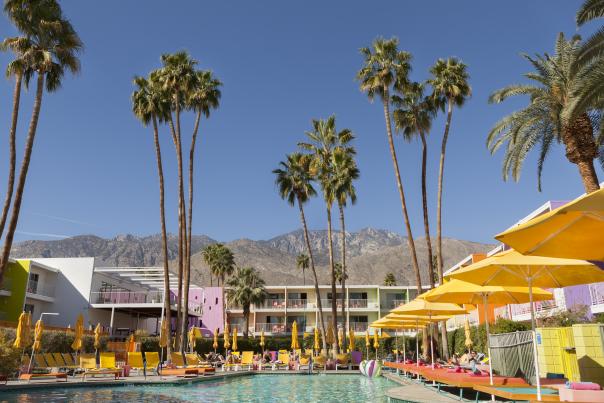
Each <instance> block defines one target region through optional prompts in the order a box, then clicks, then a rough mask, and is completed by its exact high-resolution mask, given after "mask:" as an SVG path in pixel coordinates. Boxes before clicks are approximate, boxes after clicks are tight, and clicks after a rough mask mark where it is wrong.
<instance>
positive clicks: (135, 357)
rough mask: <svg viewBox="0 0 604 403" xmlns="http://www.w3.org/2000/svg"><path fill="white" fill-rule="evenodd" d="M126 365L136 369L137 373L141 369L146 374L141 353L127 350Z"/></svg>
mask: <svg viewBox="0 0 604 403" xmlns="http://www.w3.org/2000/svg"><path fill="white" fill-rule="evenodd" d="M128 365H129V366H130V369H131V370H136V372H137V373H138V374H139V375H140V372H141V371H143V374H144V375H145V377H146V376H147V373H146V371H145V363H144V361H143V353H139V352H133V351H128Z"/></svg>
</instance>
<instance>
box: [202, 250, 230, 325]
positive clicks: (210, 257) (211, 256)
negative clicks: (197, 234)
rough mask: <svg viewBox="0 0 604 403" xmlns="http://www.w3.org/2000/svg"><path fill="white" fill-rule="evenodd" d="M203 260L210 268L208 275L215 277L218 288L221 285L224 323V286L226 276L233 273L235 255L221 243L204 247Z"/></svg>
mask: <svg viewBox="0 0 604 403" xmlns="http://www.w3.org/2000/svg"><path fill="white" fill-rule="evenodd" d="M203 259H204V260H205V262H206V264H207V265H208V266H209V267H210V273H211V274H210V275H213V276H214V277H216V279H217V280H216V281H217V283H218V286H220V285H221V284H222V301H223V304H222V306H223V311H222V315H223V317H224V320H225V322H226V319H227V314H226V308H224V307H225V304H224V301H226V300H225V298H224V286H225V281H226V278H227V276H230V275H231V274H233V272H234V271H235V255H233V252H232V251H231V250H230V249H229V248H227V247H226V246H225V245H223V244H221V243H217V244H213V245H209V246H206V247H205V248H204V251H203Z"/></svg>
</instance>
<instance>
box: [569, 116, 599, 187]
mask: <svg viewBox="0 0 604 403" xmlns="http://www.w3.org/2000/svg"><path fill="white" fill-rule="evenodd" d="M562 142H563V143H564V146H565V147H566V158H567V159H568V160H569V161H570V162H571V163H573V164H576V165H577V167H578V168H579V174H580V175H581V179H582V180H583V186H584V187H585V191H586V192H587V193H592V192H595V191H596V190H600V185H599V182H598V175H597V174H596V169H595V167H594V162H593V160H594V158H597V157H598V154H599V150H598V146H597V145H596V142H595V141H594V128H593V125H592V124H591V119H590V118H589V115H587V113H583V114H582V115H580V116H579V117H577V118H576V119H575V120H574V121H573V122H572V123H571V124H569V125H566V126H565V127H564V128H563V130H562Z"/></svg>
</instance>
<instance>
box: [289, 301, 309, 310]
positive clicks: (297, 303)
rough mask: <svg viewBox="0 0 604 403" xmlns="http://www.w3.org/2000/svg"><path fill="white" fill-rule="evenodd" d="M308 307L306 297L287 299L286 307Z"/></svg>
mask: <svg viewBox="0 0 604 403" xmlns="http://www.w3.org/2000/svg"><path fill="white" fill-rule="evenodd" d="M307 307H308V300H306V299H288V300H287V308H288V309H306V308H307Z"/></svg>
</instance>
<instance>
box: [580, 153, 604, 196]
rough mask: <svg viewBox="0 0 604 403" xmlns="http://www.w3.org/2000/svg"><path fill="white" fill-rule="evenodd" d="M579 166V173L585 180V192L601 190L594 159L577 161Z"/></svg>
mask: <svg viewBox="0 0 604 403" xmlns="http://www.w3.org/2000/svg"><path fill="white" fill-rule="evenodd" d="M577 167H578V168H579V174H580V175H581V179H582V180H583V186H584V187H585V192H587V193H592V192H595V191H597V190H600V184H599V183H598V175H597V174H596V168H595V167H594V163H593V160H591V161H579V162H578V163H577Z"/></svg>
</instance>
